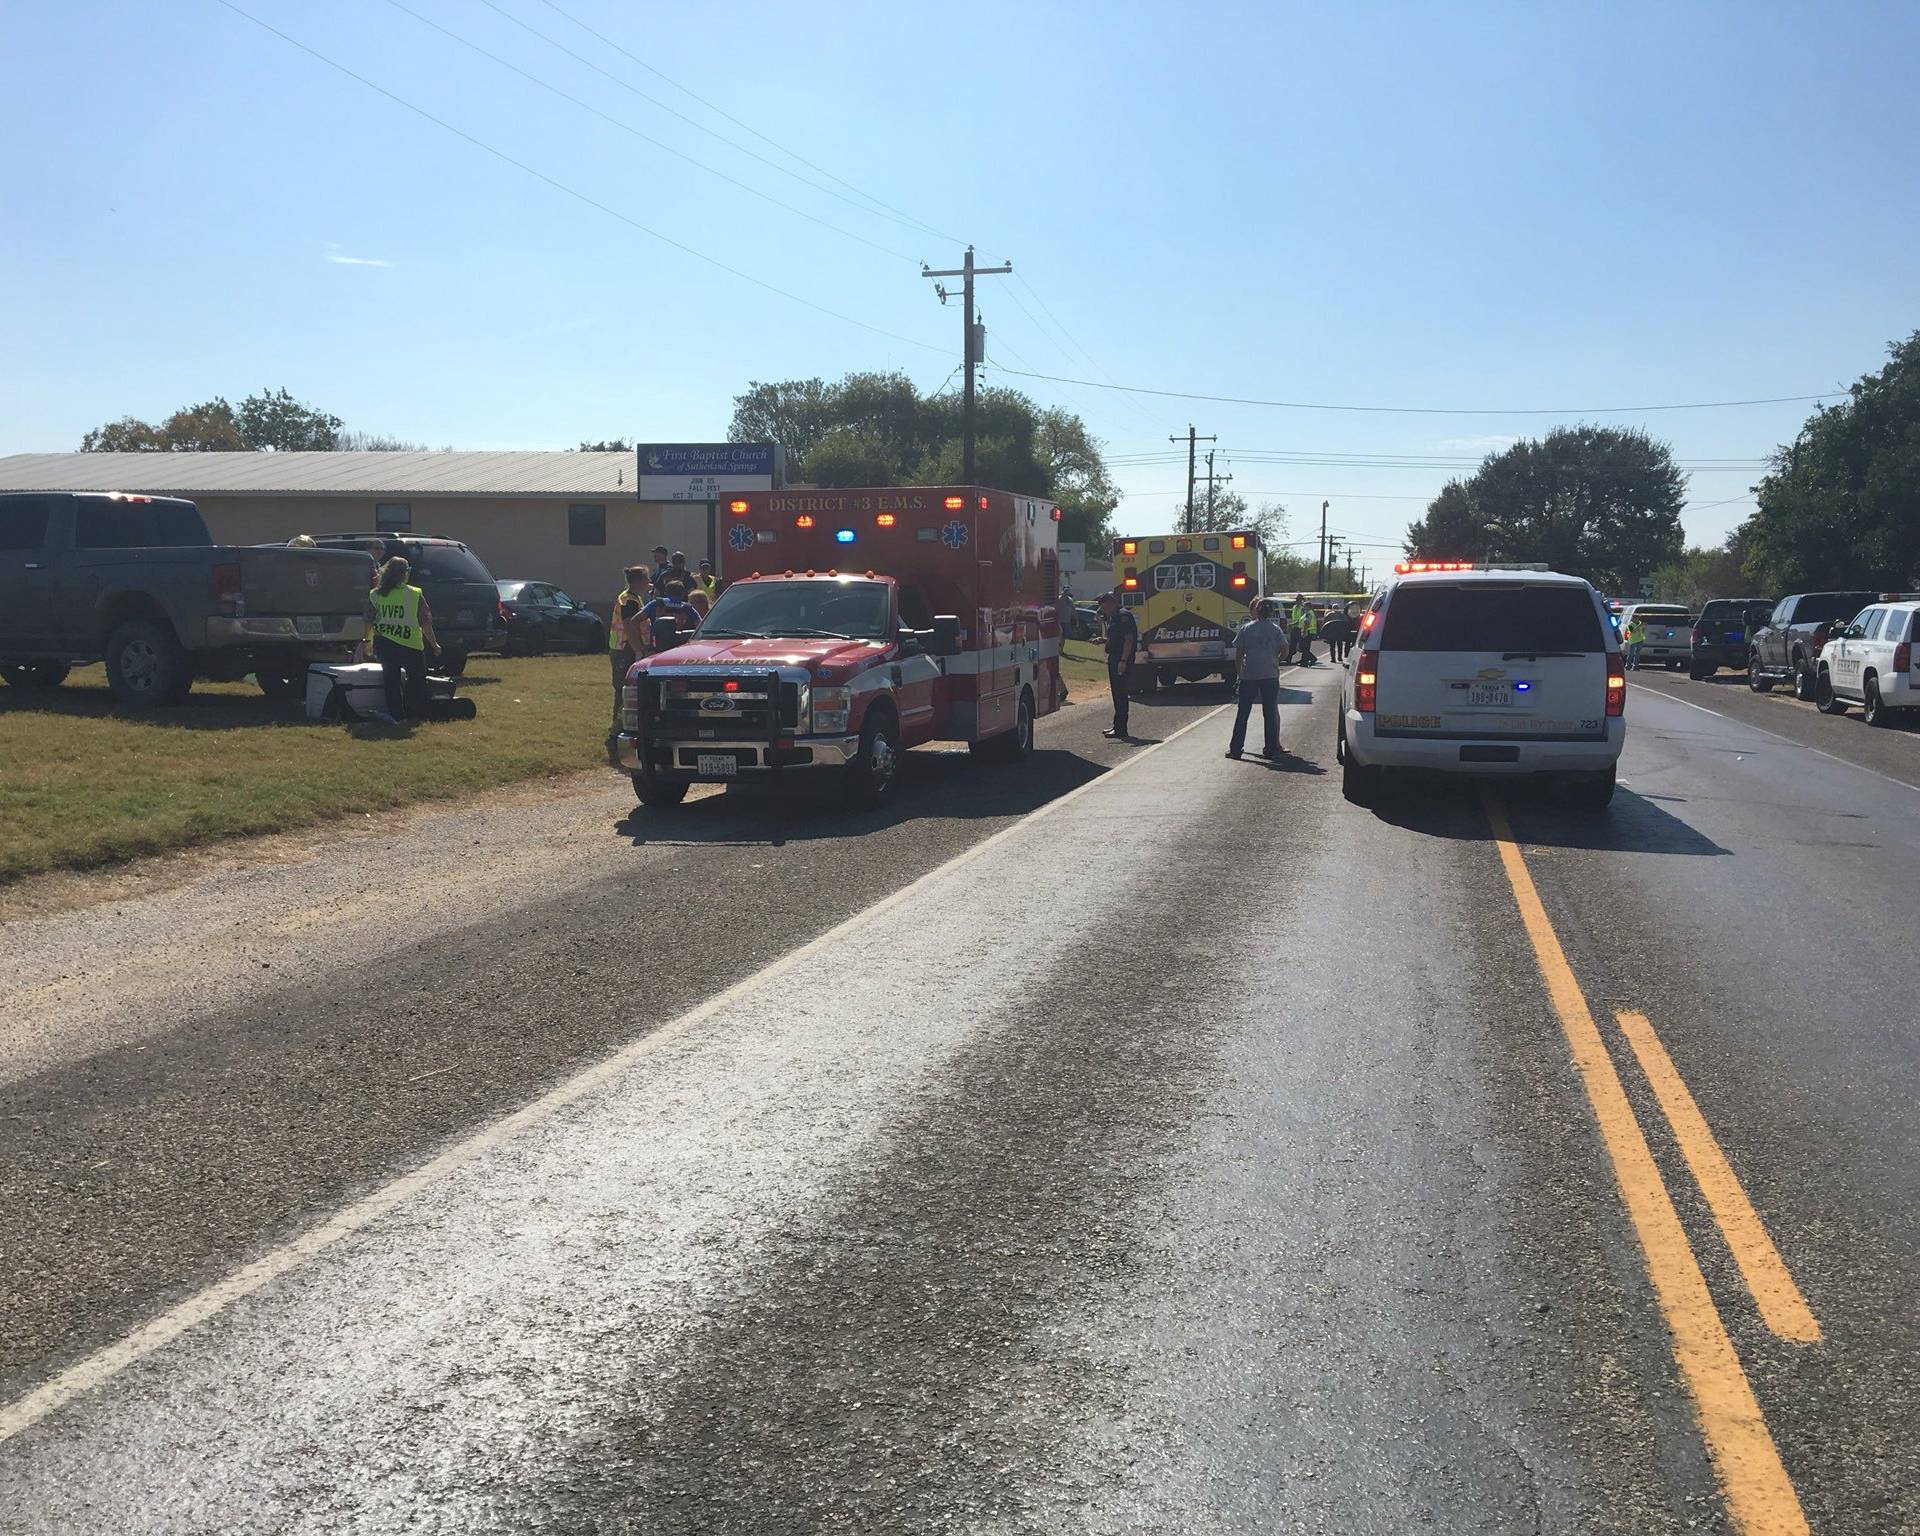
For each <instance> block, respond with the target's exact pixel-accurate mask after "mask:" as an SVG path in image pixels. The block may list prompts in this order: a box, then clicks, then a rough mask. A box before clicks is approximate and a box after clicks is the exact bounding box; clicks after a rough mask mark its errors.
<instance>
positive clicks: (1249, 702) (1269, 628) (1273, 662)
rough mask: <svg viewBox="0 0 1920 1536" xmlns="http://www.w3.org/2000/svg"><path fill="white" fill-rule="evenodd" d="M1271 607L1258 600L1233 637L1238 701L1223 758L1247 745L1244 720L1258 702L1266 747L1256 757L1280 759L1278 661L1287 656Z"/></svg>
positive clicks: (1283, 632) (1283, 635) (1284, 636)
mask: <svg viewBox="0 0 1920 1536" xmlns="http://www.w3.org/2000/svg"><path fill="white" fill-rule="evenodd" d="M1273 609H1274V605H1273V603H1271V602H1270V601H1268V600H1267V599H1266V598H1264V597H1263V598H1261V599H1260V600H1259V601H1258V602H1256V603H1255V604H1254V605H1253V617H1252V618H1250V619H1249V620H1247V622H1246V623H1244V624H1242V625H1241V626H1240V632H1239V633H1238V634H1236V635H1235V636H1234V637H1233V659H1234V661H1235V662H1236V663H1237V665H1238V670H1239V674H1240V684H1239V688H1240V697H1239V701H1238V707H1237V708H1236V710H1235V712H1234V716H1233V739H1232V740H1231V741H1229V742H1228V743H1227V756H1228V757H1232V758H1238V757H1239V756H1240V754H1241V753H1242V752H1243V751H1244V750H1245V749H1246V745H1247V716H1248V715H1250V714H1251V713H1252V712H1253V705H1254V701H1255V700H1256V699H1257V700H1259V702H1260V725H1261V729H1262V732H1263V735H1264V738H1265V742H1266V745H1265V746H1264V747H1262V748H1261V751H1260V755H1261V756H1262V757H1264V758H1266V759H1268V760H1269V761H1271V760H1272V759H1274V758H1276V757H1278V756H1279V755H1280V658H1281V657H1282V656H1284V655H1286V653H1287V632H1286V630H1284V629H1282V628H1281V627H1280V626H1279V625H1278V624H1276V623H1275V622H1274V618H1273Z"/></svg>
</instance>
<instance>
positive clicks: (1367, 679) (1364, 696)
mask: <svg viewBox="0 0 1920 1536" xmlns="http://www.w3.org/2000/svg"><path fill="white" fill-rule="evenodd" d="M1379 688H1380V653H1379V652H1378V651H1362V652H1361V653H1360V665H1359V666H1358V667H1357V668H1355V670H1354V674H1353V707H1354V708H1355V709H1357V710H1359V711H1360V713H1361V714H1363V715H1370V714H1372V713H1373V701H1374V697H1375V695H1376V694H1378V692H1379Z"/></svg>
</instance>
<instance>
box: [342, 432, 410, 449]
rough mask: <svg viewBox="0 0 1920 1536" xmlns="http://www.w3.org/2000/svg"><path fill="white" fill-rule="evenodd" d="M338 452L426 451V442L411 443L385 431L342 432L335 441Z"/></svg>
mask: <svg viewBox="0 0 1920 1536" xmlns="http://www.w3.org/2000/svg"><path fill="white" fill-rule="evenodd" d="M333 446H334V450H335V451H336V452H338V453H425V452H427V451H428V450H427V445H426V444H425V443H410V442H408V441H407V440H406V439H405V438H404V437H390V436H388V435H387V434H386V433H385V432H357V431H356V432H342V433H340V435H339V436H338V437H337V438H336V439H335V441H334V445H333Z"/></svg>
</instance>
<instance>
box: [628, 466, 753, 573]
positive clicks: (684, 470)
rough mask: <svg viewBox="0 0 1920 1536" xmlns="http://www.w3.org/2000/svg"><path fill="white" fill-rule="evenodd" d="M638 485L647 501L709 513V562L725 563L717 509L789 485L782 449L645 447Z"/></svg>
mask: <svg viewBox="0 0 1920 1536" xmlns="http://www.w3.org/2000/svg"><path fill="white" fill-rule="evenodd" d="M636 457H637V458H638V460H639V473H638V474H637V475H636V476H635V477H634V483H635V484H636V485H637V486H638V487H639V488H640V500H642V501H696V502H701V503H703V504H704V505H705V506H706V509H707V558H708V559H709V560H711V561H713V562H714V563H715V564H716V565H717V564H718V563H719V559H720V530H719V527H718V526H717V525H718V518H717V515H716V513H715V511H714V508H715V506H716V505H717V504H718V503H719V501H720V500H721V499H722V498H723V497H727V496H735V495H738V494H739V493H740V492H742V491H775V490H779V489H781V488H782V487H783V486H784V485H785V484H786V480H787V462H786V459H787V456H786V450H785V449H783V448H782V447H781V446H780V445H779V444H778V443H642V444H641V445H640V446H639V448H638V449H637V450H636Z"/></svg>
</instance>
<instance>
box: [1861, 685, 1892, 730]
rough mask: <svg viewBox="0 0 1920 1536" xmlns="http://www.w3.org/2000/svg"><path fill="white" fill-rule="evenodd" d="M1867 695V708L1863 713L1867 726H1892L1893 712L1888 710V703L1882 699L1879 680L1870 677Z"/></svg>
mask: <svg viewBox="0 0 1920 1536" xmlns="http://www.w3.org/2000/svg"><path fill="white" fill-rule="evenodd" d="M1866 693H1867V698H1866V708H1865V709H1863V710H1862V711H1861V713H1862V714H1863V715H1864V716H1865V717H1866V721H1867V724H1868V725H1892V724H1893V711H1892V710H1890V709H1888V708H1887V706H1886V702H1885V701H1884V700H1883V699H1882V698H1881V697H1880V679H1879V678H1877V677H1870V678H1868V679H1867V689H1866Z"/></svg>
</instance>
